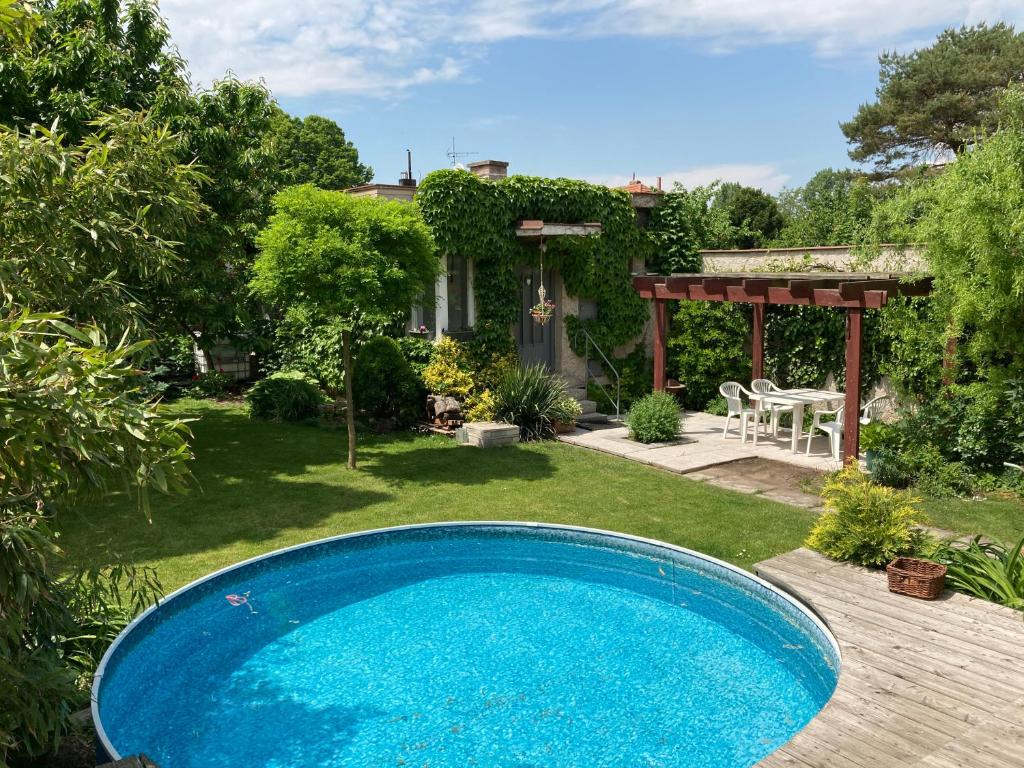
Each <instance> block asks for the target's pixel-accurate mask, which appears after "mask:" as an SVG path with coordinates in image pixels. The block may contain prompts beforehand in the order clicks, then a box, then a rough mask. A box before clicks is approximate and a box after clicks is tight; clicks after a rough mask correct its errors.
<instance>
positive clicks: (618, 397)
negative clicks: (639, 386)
mask: <svg viewBox="0 0 1024 768" xmlns="http://www.w3.org/2000/svg"><path fill="white" fill-rule="evenodd" d="M581 333H582V334H583V337H584V341H585V342H586V344H585V346H584V347H583V349H584V352H583V370H584V371H586V376H585V378H584V379H583V389H584V390H586V388H587V386H586V385H587V384H588V383H589V382H590V380H591V378H593V380H594V383H595V384H597V386H598V387H599V388H600V389H601V392H602V393H603V394H604V396H605V397H607V398H608V402H609V403H611V404H612V405H614V406H615V418H616V420H618V419H619V410H620V409H619V404H620V403H621V402H622V376H620V375H619V369H618V368H616V367H615V364H614V363H612V361H611V360H609V359H608V355H606V354H605V353H604V350H602V349H601V347H600V346H599V345H598V343H597V342H596V341H594V337H593V336H591V335H590V333H589V331H587V329H586V328H584V327H583V326H579V327H577V329H576V334H575V336H576V338H575V339H574V341H576V342H578V341H579V335H580V334H581ZM591 346H593V347H594V349H596V350H597V354H599V355H600V356H601V360H603V361H604V365H605V366H606V367H607V369H608V370H611V372H612V373H613V374H614V376H615V397H614V398H612V396H611V393H610V392H609V391H608V390H607V389H605V386H604V384H602V383H601V382H600V381H599V380H598V378H597V376H594V375H593V374H592V373H591V372H590V347H591ZM606 372H607V371H606Z"/></svg>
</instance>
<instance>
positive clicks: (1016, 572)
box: [935, 536, 1024, 611]
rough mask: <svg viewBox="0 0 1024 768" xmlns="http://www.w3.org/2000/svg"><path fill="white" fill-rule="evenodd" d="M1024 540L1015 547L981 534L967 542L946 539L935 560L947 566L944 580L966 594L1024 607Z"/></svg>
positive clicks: (1022, 608) (1014, 606)
mask: <svg viewBox="0 0 1024 768" xmlns="http://www.w3.org/2000/svg"><path fill="white" fill-rule="evenodd" d="M1022 547H1024V539H1021V540H1020V541H1018V542H1017V545H1016V546H1011V547H1007V546H1006V545H1004V544H1000V543H999V542H983V541H982V539H981V537H980V536H976V537H974V539H973V540H972V541H971V542H970V543H969V544H961V543H957V542H946V543H945V544H944V545H942V546H941V547H939V549H938V551H937V552H936V553H935V560H937V561H938V562H940V563H943V564H945V565H946V567H947V568H948V569H949V570H948V572H947V573H946V581H947V583H948V584H949V585H950V586H951V587H953V588H954V589H958V590H960V591H961V592H966V593H967V594H969V595H974V596H975V597H980V598H981V599H983V600H990V601H992V602H993V603H999V604H1000V605H1005V606H1008V607H1010V608H1016V609H1017V610H1019V611H1020V610H1024V555H1022V553H1021V548H1022Z"/></svg>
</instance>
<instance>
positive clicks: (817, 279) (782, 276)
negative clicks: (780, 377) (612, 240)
mask: <svg viewBox="0 0 1024 768" xmlns="http://www.w3.org/2000/svg"><path fill="white" fill-rule="evenodd" d="M633 287H634V288H636V290H637V292H638V293H639V294H640V296H641V297H642V298H645V299H650V300H652V301H653V302H654V388H655V389H656V390H663V389H665V382H666V379H665V358H666V352H667V341H668V330H669V327H668V326H669V321H668V310H667V306H666V302H668V301H732V302H740V303H744V304H751V305H753V310H754V323H753V325H754V327H753V352H752V358H753V359H752V363H753V366H752V368H753V374H754V376H753V377H754V378H755V379H760V378H763V376H764V315H765V307H766V306H767V305H769V304H791V305H792V304H797V305H810V306H817V307H835V308H836V309H845V310H846V415H847V418H846V423H845V425H844V431H843V459H844V461H846V462H847V463H849V462H851V461H856V460H857V455H858V453H859V448H860V419H859V415H860V383H861V382H860V379H861V370H860V369H861V351H862V343H863V324H864V310H866V309H881V308H882V307H884V306H885V305H886V304H887V303H888V301H889V298H890V297H892V296H924V295H927V294H928V293H930V291H931V278H929V277H925V278H922V277H920V276H915V275H910V274H893V273H885V274H870V273H865V274H857V273H851V272H829V273H815V272H810V273H807V272H799V273H787V272H767V273H758V272H740V273H713V274H711V273H707V274H684V275H636V276H634V278H633Z"/></svg>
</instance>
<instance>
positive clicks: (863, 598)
mask: <svg viewBox="0 0 1024 768" xmlns="http://www.w3.org/2000/svg"><path fill="white" fill-rule="evenodd" d="M771 570H772V572H775V573H778V574H779V576H780V577H781V578H783V579H784V580H785V579H787V576H788V577H790V580H789V583H791V584H792V585H793V586H794V587H796V588H797V590H798V591H800V590H801V589H802V588H801V587H800V586H798V583H799V582H797V581H793V580H792V579H793V578H795V579H799V580H800V581H805V580H806V579H808V578H813V580H814V582H815V592H816V593H818V592H821V593H822V594H826V595H829V596H832V597H837V598H839V599H842V600H843V601H844V602H849V603H851V604H853V605H860V606H870V607H871V608H872V609H873V610H875V611H877V612H878V613H879V614H882V615H884V616H888V617H892V618H894V619H899V620H900V621H904V622H907V623H910V624H913V625H915V626H918V627H921V628H922V629H935V628H936V627H942V628H943V629H947V628H949V627H957V636H958V637H960V638H962V639H964V640H966V641H969V642H971V643H973V644H975V645H981V646H983V647H986V648H993V649H997V650H999V651H1000V652H1001V653H1004V654H1006V655H1007V656H1009V657H1011V658H1016V659H1019V660H1024V644H1022V643H1021V642H1020V638H1021V632H1022V631H1024V618H1022V624H1021V625H1019V626H1016V627H1014V628H1013V629H1012V630H1011V629H1009V628H1005V627H1000V626H993V625H992V624H988V623H986V622H984V621H982V620H981V619H979V618H976V617H974V616H965V615H961V614H959V613H957V612H956V611H950V610H942V611H938V612H936V611H929V609H928V608H924V609H923V610H918V609H917V608H916V607H915V610H913V611H907V610H905V609H906V607H907V599H908V598H906V597H905V596H901V595H892V594H891V593H889V592H886V593H885V595H886V596H887V597H885V598H882V599H879V596H878V595H877V594H865V593H864V592H862V591H851V590H850V584H849V582H848V581H846V580H842V577H838V576H835V575H830V574H827V573H826V574H822V575H820V576H819V575H814V576H813V577H811V576H810V575H809V574H807V572H806V571H803V570H801V569H800V568H799V567H795V566H794V565H793V564H791V563H786V562H780V563H773V564H772V565H771ZM871 586H872V587H873V586H874V584H873V583H872V585H871ZM889 598H892V599H889ZM925 605H927V606H931V605H932V604H930V603H925Z"/></svg>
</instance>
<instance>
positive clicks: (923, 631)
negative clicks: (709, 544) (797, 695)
mask: <svg viewBox="0 0 1024 768" xmlns="http://www.w3.org/2000/svg"><path fill="white" fill-rule="evenodd" d="M757 570H758V572H759V573H761V574H762V575H763V576H764V577H765V578H767V579H768V580H769V581H772V582H774V583H778V584H780V585H782V586H784V587H785V588H787V589H790V590H792V591H793V592H794V593H795V594H797V595H799V596H800V597H801V598H803V599H805V600H806V601H807V602H808V603H810V604H811V605H813V606H814V608H815V610H816V611H817V612H818V613H819V614H820V615H821V616H822V618H823V619H824V620H825V621H826V623H827V624H828V625H829V627H830V628H831V630H832V632H833V634H834V635H835V636H836V639H837V640H838V642H839V646H840V650H841V653H842V655H843V663H842V666H841V668H840V675H839V682H838V685H837V687H836V691H835V693H834V694H833V696H832V699H831V700H830V701H829V703H828V704H827V705H826V707H825V708H824V709H823V710H822V712H821V713H819V715H818V716H817V717H816V718H815V719H814V720H812V721H811V722H810V723H809V724H808V725H807V726H806V727H805V728H804V729H803V730H802V731H801V732H800V733H798V734H797V735H796V736H794V737H793V739H792V740H790V741H789V743H788V744H786V745H785V746H784V747H783V748H782V749H780V750H778V751H777V752H775V753H774V754H773V755H770V756H769V757H767V758H765V759H764V760H763V761H761V763H759V764H758V765H759V768H831V767H832V766H837V767H842V768H854V767H855V766H860V767H861V768H874V767H875V766H879V765H887V764H892V765H903V766H914V767H915V768H952V767H953V766H956V767H957V768H972V767H973V766H978V767H979V768H981V766H985V767H986V768H987V767H988V766H991V768H1021V766H1024V617H1022V615H1021V614H1020V613H1019V612H1016V611H1010V610H1009V609H1006V608H1003V607H1001V606H996V605H992V604H989V603H986V602H984V601H980V600H976V599H971V598H967V597H965V596H964V595H959V594H956V595H951V596H947V597H946V599H944V600H941V601H935V602H926V601H919V600H913V599H910V598H905V597H901V596H898V595H892V594H891V593H889V592H888V589H887V586H886V581H885V576H884V574H882V573H880V572H877V571H869V570H867V569H863V568H857V567H855V566H851V565H848V564H845V563H836V562H833V561H830V560H827V559H826V558H824V557H821V556H820V555H818V554H816V553H814V552H811V551H809V550H796V551H794V552H789V553H787V554H785V555H780V556H779V557H775V558H772V559H771V560H767V561H765V562H763V563H759V564H758V566H757Z"/></svg>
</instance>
